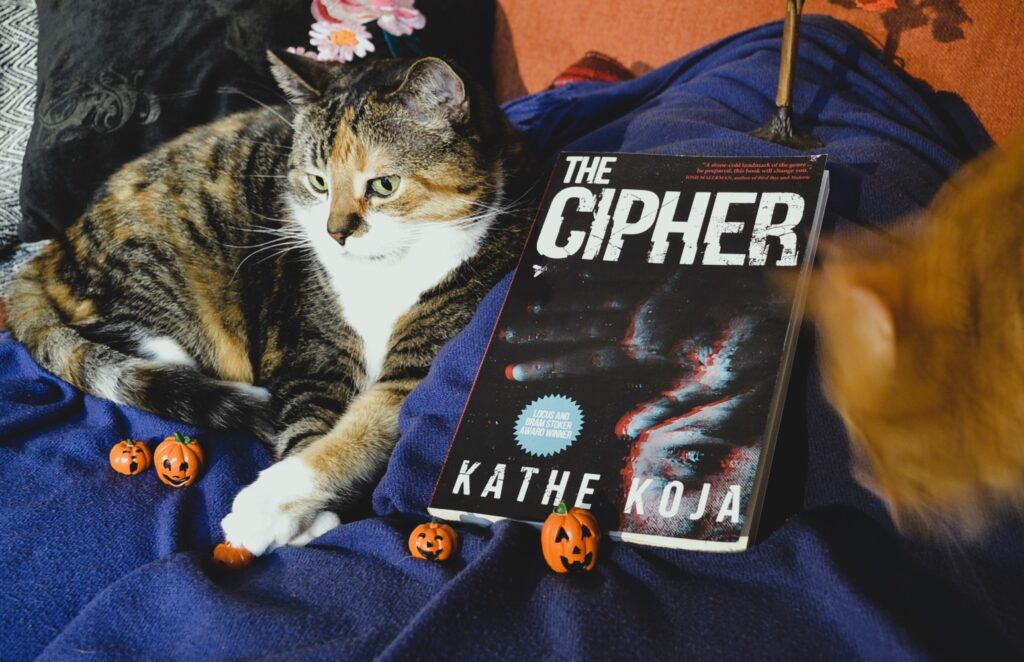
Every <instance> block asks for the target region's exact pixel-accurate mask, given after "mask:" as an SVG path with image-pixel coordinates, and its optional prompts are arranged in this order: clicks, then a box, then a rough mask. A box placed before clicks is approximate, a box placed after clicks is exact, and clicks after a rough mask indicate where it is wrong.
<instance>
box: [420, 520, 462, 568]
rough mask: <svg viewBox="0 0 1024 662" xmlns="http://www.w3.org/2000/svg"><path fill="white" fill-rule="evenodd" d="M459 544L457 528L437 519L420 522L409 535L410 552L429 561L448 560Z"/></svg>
mask: <svg viewBox="0 0 1024 662" xmlns="http://www.w3.org/2000/svg"><path fill="white" fill-rule="evenodd" d="M458 546H459V537H458V536H457V535H456V534H455V529H453V528H452V527H450V526H448V525H447V524H439V523H438V522H437V521H436V520H435V521H433V522H427V523H426V524H420V525H419V526H417V527H416V528H415V529H413V530H412V534H410V535H409V553H410V554H412V555H413V556H415V557H416V558H420V559H426V560H428V561H446V560H448V559H449V558H450V557H451V555H452V554H454V553H455V550H456V549H458Z"/></svg>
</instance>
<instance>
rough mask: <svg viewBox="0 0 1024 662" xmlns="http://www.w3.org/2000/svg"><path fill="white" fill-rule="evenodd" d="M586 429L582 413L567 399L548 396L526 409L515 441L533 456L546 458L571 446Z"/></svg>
mask: <svg viewBox="0 0 1024 662" xmlns="http://www.w3.org/2000/svg"><path fill="white" fill-rule="evenodd" d="M582 429H583V411H582V410H580V406H579V405H578V404H576V401H575V400H573V399H572V398H567V397H565V396H564V395H545V396H544V397H541V398H537V399H536V400H534V401H533V402H531V403H530V404H528V405H526V407H524V408H523V411H522V412H521V413H520V414H519V418H518V419H516V430H515V437H516V443H517V444H519V447H520V448H522V449H523V450H524V451H526V452H527V453H529V454H530V455H537V456H542V457H547V456H549V455H554V454H556V453H561V452H562V451H564V450H565V449H566V448H568V447H569V446H571V445H572V443H573V442H574V441H576V439H577V438H578V437H579V436H580V431H581V430H582Z"/></svg>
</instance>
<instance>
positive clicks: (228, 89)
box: [217, 86, 295, 131]
mask: <svg viewBox="0 0 1024 662" xmlns="http://www.w3.org/2000/svg"><path fill="white" fill-rule="evenodd" d="M217 91H218V92H229V93H231V94H237V95H239V96H241V97H245V98H246V99H248V100H249V101H252V102H253V103H256V104H259V105H260V106H263V107H264V108H266V109H267V110H269V111H270V112H271V113H273V114H274V115H276V116H277V118H278V119H280V120H281V121H282V122H284V123H285V124H287V125H288V126H290V127H291V128H292V130H293V131H294V130H295V125H294V124H292V123H291V122H289V121H288V120H287V119H285V116H284V115H282V114H281V113H279V112H277V109H276V108H274V107H273V106H271V105H269V104H266V103H264V102H262V101H260V100H259V99H257V98H256V97H254V96H252V95H251V94H248V93H246V92H243V91H242V90H240V89H238V88H237V87H228V86H221V87H218V88H217Z"/></svg>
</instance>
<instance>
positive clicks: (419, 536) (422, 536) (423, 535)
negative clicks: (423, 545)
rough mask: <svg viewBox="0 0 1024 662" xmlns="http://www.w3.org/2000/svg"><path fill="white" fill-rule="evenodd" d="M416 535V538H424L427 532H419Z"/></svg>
mask: <svg viewBox="0 0 1024 662" xmlns="http://www.w3.org/2000/svg"><path fill="white" fill-rule="evenodd" d="M416 537H417V538H426V537H427V534H426V533H421V534H419V535H418V536H416Z"/></svg>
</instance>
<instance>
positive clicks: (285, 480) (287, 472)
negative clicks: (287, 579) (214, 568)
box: [221, 457, 339, 556]
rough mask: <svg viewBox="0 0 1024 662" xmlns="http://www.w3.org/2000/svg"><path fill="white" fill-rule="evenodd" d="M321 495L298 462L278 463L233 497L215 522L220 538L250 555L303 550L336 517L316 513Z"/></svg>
mask: <svg viewBox="0 0 1024 662" xmlns="http://www.w3.org/2000/svg"><path fill="white" fill-rule="evenodd" d="M326 496H327V495H325V494H323V492H322V490H321V489H320V488H318V487H317V486H316V481H315V477H314V475H313V471H312V469H310V468H309V467H308V466H306V464H305V463H304V462H302V461H301V460H300V459H299V458H297V457H291V458H286V459H284V460H281V461H280V462H278V463H277V464H274V465H271V466H270V467H268V468H267V469H264V470H263V471H261V472H260V475H259V477H258V478H257V479H256V481H255V482H254V483H253V484H252V485H249V486H248V487H246V488H245V489H243V490H242V491H241V492H239V493H238V496H237V497H235V501H234V504H233V505H232V508H231V512H230V513H229V514H228V515H227V516H226V517H225V518H224V519H223V520H221V528H222V529H224V539H225V540H227V541H228V542H229V543H231V544H232V545H241V546H242V547H245V548H246V549H248V550H249V551H250V552H252V553H253V554H254V555H255V556H260V555H262V554H266V553H267V552H269V551H271V550H273V549H275V548H277V547H281V546H282V545H289V544H290V545H305V544H306V543H308V542H309V541H310V540H312V539H313V538H316V537H317V536H319V535H322V534H324V533H326V532H327V531H330V530H331V529H333V528H334V527H335V526H337V525H338V524H339V520H338V517H337V515H335V514H334V513H330V512H326V511H323V510H322V508H323V505H324V502H325V501H326Z"/></svg>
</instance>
